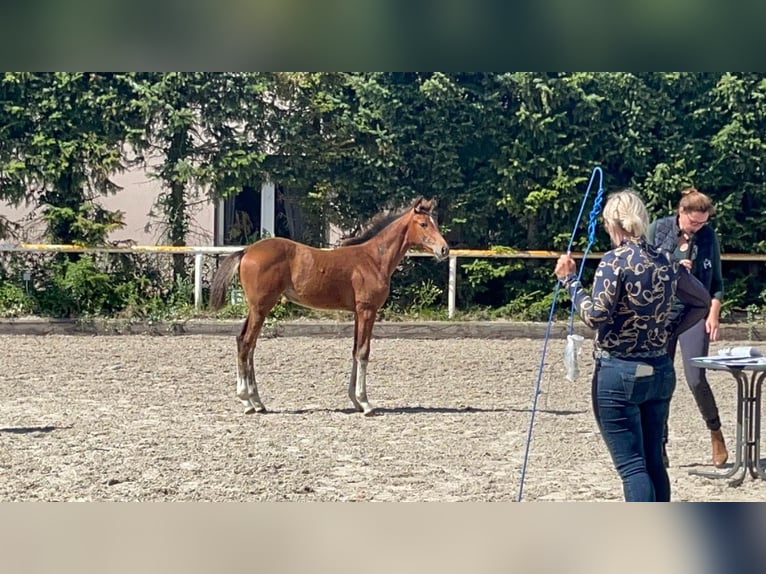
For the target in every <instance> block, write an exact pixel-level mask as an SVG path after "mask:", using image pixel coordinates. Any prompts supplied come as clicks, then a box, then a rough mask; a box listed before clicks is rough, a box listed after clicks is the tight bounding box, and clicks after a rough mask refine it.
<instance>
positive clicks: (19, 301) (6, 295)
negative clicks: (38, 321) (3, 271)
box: [0, 281, 35, 317]
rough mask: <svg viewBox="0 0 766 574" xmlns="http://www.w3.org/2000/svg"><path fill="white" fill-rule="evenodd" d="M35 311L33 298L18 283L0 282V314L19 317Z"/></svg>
mask: <svg viewBox="0 0 766 574" xmlns="http://www.w3.org/2000/svg"><path fill="white" fill-rule="evenodd" d="M34 311H35V300H34V299H33V298H32V297H30V296H29V295H28V294H27V292H26V291H25V289H24V288H23V287H21V286H20V285H16V284H14V283H11V282H10V281H3V282H2V283H0V316H2V317H21V316H24V315H31V314H32V313H34Z"/></svg>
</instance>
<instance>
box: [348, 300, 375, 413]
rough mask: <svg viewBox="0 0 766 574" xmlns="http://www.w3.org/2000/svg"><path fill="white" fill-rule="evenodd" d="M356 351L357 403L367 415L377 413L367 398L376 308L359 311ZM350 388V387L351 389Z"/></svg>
mask: <svg viewBox="0 0 766 574" xmlns="http://www.w3.org/2000/svg"><path fill="white" fill-rule="evenodd" d="M355 323H356V337H355V338H356V342H357V344H356V351H355V353H354V365H355V367H356V371H357V372H356V389H355V393H354V394H355V398H356V401H354V402H355V404H356V403H358V404H359V405H360V406H361V407H362V412H364V414H365V416H371V415H374V414H375V407H373V406H372V405H371V404H370V403H369V401H368V400H367V363H368V362H369V358H370V339H372V327H373V325H374V323H375V309H364V310H361V311H357V320H356V322H355ZM349 390H350V389H349Z"/></svg>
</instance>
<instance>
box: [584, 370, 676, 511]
mask: <svg viewBox="0 0 766 574" xmlns="http://www.w3.org/2000/svg"><path fill="white" fill-rule="evenodd" d="M654 362H656V364H654V365H653V368H654V372H653V373H652V374H651V375H648V376H641V375H640V373H637V371H636V368H637V365H639V363H638V362H635V361H626V360H622V359H616V358H613V357H610V358H606V359H598V360H597V361H596V370H595V372H594V375H593V389H592V399H593V412H594V414H595V416H596V422H597V423H598V426H599V429H600V431H601V436H602V437H603V439H604V442H605V443H606V446H607V448H608V449H609V454H610V455H611V457H612V462H613V463H614V466H615V468H616V469H617V472H618V473H619V475H620V478H621V479H622V487H623V494H624V496H625V500H626V501H627V502H655V501H656V502H668V501H669V500H670V481H669V479H668V473H667V470H666V469H665V465H664V463H663V460H662V437H663V427H664V425H665V421H666V420H667V416H668V409H669V406H670V399H671V397H672V396H673V391H674V390H675V386H676V375H675V370H674V369H673V364H672V362H671V361H670V359H669V358H667V357H663V358H661V359H659V360H655V361H654ZM637 374H638V376H637Z"/></svg>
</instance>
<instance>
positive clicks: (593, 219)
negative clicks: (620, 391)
mask: <svg viewBox="0 0 766 574" xmlns="http://www.w3.org/2000/svg"><path fill="white" fill-rule="evenodd" d="M597 174H598V176H599V184H598V193H597V194H596V199H595V200H594V202H593V207H592V208H591V210H590V213H589V214H588V245H587V246H586V247H585V250H584V251H583V257H582V261H581V262H580V270H579V272H578V274H577V279H578V280H579V279H580V278H581V277H582V272H583V269H584V268H585V259H586V257H587V256H588V253H589V252H590V249H591V247H592V246H593V243H594V242H595V241H596V226H597V223H598V215H599V213H601V204H602V203H603V201H604V172H603V171H601V168H600V167H595V168H594V169H593V172H592V173H591V176H590V181H588V188H587V189H586V190H585V195H584V196H583V198H582V203H581V204H580V213H579V214H578V215H577V221H576V222H575V225H574V229H573V230H572V236H571V237H570V238H569V245H568V246H567V253H570V252H571V251H572V244H573V243H574V240H575V236H576V235H577V228H578V227H579V226H580V219H582V214H583V212H584V211H585V205H586V204H587V202H588V195H590V190H591V187H592V185H593V180H594V179H595V177H596V175H597ZM560 287H561V286H560V284H559V281H558V280H557V281H556V287H555V289H554V290H553V302H552V303H551V310H550V313H549V315H548V325H547V327H546V329H545V337H544V339H543V350H542V354H541V356H540V366H539V368H538V371H537V382H536V383H535V394H534V397H533V399H532V412H531V413H530V417H529V428H528V430H527V442H526V445H525V447H524V462H523V464H522V465H521V479H520V480H519V495H518V497H517V499H516V502H521V499H522V496H523V494H524V478H525V477H526V474H527V462H528V460H529V447H530V445H531V444H532V429H533V428H534V424H535V414H536V413H537V398H538V397H539V396H540V384H541V381H542V378H543V367H544V366H545V353H546V351H547V349H548V340H549V339H550V335H551V327H552V326H553V313H554V311H555V309H556V299H557V298H558V294H559V289H560ZM574 314H575V308H574V301H573V302H572V310H571V313H570V316H569V333H570V334H571V333H572V331H573V329H574Z"/></svg>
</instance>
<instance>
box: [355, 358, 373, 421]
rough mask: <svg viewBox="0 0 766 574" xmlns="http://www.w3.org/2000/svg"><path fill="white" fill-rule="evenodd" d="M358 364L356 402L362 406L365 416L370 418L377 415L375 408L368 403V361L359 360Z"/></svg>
mask: <svg viewBox="0 0 766 574" xmlns="http://www.w3.org/2000/svg"><path fill="white" fill-rule="evenodd" d="M357 364H358V365H359V372H358V373H357V380H356V400H357V401H358V402H359V404H360V405H362V409H363V410H364V414H365V415H366V416H369V415H372V414H375V407H373V406H372V405H371V404H370V403H369V402H368V401H367V361H365V360H364V359H359V360H358V361H357Z"/></svg>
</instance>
